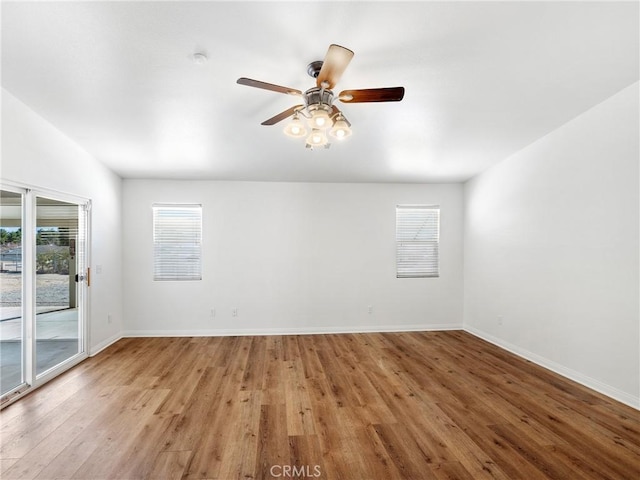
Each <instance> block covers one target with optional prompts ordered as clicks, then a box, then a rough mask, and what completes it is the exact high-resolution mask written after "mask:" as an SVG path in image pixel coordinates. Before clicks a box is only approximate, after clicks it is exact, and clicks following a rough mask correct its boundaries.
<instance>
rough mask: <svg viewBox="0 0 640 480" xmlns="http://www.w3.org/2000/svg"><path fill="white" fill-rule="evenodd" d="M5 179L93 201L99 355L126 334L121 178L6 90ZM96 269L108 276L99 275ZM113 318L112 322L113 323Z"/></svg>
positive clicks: (94, 328)
mask: <svg viewBox="0 0 640 480" xmlns="http://www.w3.org/2000/svg"><path fill="white" fill-rule="evenodd" d="M0 173H1V178H2V180H3V181H11V182H16V183H20V184H28V185H30V186H33V187H40V188H45V189H47V190H55V191H58V192H62V193H66V194H70V195H76V196H80V197H84V198H89V199H91V201H92V207H93V208H92V220H93V221H92V229H91V240H92V241H91V263H92V266H93V267H94V268H93V269H92V270H93V272H94V275H92V284H91V287H90V288H89V292H90V293H89V295H90V313H89V320H90V322H91V323H90V325H89V328H90V332H89V339H90V345H89V346H90V348H89V353H94V352H95V351H97V350H99V349H100V348H102V347H103V346H105V345H107V344H109V343H110V342H112V341H113V340H115V339H117V338H119V337H120V332H121V331H122V276H121V264H122V263H121V260H122V251H121V236H120V230H121V195H122V192H121V190H122V181H121V179H120V177H118V176H117V175H115V174H114V173H113V172H111V171H110V170H109V169H107V168H106V167H105V166H104V165H103V164H102V163H100V162H98V161H97V160H96V159H95V158H93V157H92V156H91V155H89V154H88V153H87V152H86V151H84V150H83V149H81V148H80V147H79V146H78V145H77V144H76V143H74V142H73V141H72V140H71V139H69V138H68V137H67V136H66V135H64V134H63V133H62V132H60V131H59V130H57V129H56V128H55V127H54V126H53V125H51V124H50V123H49V122H47V121H46V120H45V119H43V118H42V117H41V116H39V115H38V114H37V113H35V112H34V111H33V110H31V109H29V108H28V107H27V106H26V105H25V104H23V103H22V102H20V101H19V100H18V99H16V98H15V97H14V96H12V95H11V94H10V93H9V92H7V91H6V90H4V89H2V163H1V170H0ZM95 265H101V266H102V273H101V274H95V272H96V269H95ZM108 314H111V318H112V322H111V323H108V322H107V316H108Z"/></svg>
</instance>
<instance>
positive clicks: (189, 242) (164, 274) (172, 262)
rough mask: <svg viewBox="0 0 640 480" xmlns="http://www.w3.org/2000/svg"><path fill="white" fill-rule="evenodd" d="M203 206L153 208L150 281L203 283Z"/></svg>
mask: <svg viewBox="0 0 640 480" xmlns="http://www.w3.org/2000/svg"><path fill="white" fill-rule="evenodd" d="M201 256H202V206H201V205H180V204H175V205H168V204H154V205H153V279H154V280H201V279H202V259H201Z"/></svg>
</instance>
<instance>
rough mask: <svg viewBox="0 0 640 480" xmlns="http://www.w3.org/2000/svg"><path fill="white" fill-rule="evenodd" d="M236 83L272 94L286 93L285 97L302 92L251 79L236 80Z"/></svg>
mask: <svg viewBox="0 0 640 480" xmlns="http://www.w3.org/2000/svg"><path fill="white" fill-rule="evenodd" d="M237 83H239V84H240V85H246V86H247V87H255V88H262V89H264V90H271V91H272V92H278V93H286V94H287V95H302V92H301V91H300V90H296V89H295V88H289V87H282V86H280V85H274V84H273V83H266V82H261V81H259V80H252V79H251V78H245V77H241V78H239V79H238V81H237Z"/></svg>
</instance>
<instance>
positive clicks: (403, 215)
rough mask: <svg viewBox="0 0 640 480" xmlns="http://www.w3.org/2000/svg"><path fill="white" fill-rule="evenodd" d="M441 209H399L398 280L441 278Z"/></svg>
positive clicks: (416, 207) (419, 206) (397, 211)
mask: <svg viewBox="0 0 640 480" xmlns="http://www.w3.org/2000/svg"><path fill="white" fill-rule="evenodd" d="M439 240H440V207H439V206H432V205H398V206H397V207H396V268H397V270H396V272H397V273H396V277H397V278H416V277H437V276H439V274H440V261H439V253H438V243H439Z"/></svg>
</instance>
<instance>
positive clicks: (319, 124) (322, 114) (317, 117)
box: [309, 109, 331, 129]
mask: <svg viewBox="0 0 640 480" xmlns="http://www.w3.org/2000/svg"><path fill="white" fill-rule="evenodd" d="M309 123H310V124H311V127H312V128H323V129H324V128H329V127H330V126H331V117H329V114H328V113H327V112H326V110H323V109H318V110H314V111H313V113H312V114H311V119H310V120H309Z"/></svg>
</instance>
